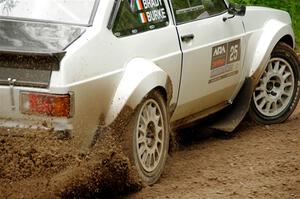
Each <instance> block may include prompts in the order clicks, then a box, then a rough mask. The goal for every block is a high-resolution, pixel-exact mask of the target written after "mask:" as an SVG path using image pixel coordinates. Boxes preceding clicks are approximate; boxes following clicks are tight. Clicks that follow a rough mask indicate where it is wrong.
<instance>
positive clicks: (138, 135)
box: [127, 91, 169, 185]
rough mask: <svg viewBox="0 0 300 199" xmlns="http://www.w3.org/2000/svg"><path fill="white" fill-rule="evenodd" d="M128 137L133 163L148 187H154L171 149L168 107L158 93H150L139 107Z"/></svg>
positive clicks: (130, 156)
mask: <svg viewBox="0 0 300 199" xmlns="http://www.w3.org/2000/svg"><path fill="white" fill-rule="evenodd" d="M127 134H128V135H127V139H128V140H127V144H128V147H127V148H128V149H129V150H127V153H128V156H129V158H130V160H131V162H132V163H133V164H134V165H135V167H136V170H137V172H138V174H139V176H140V177H141V179H142V181H143V182H144V183H145V184H147V185H151V184H154V183H155V182H156V181H157V180H158V179H159V177H160V175H161V173H162V171H163V169H164V166H165V162H166V159H167V155H168V148H169V121H168V114H167V108H166V103H165V100H164V99H163V97H162V96H161V95H160V93H159V92H157V91H154V92H152V93H150V94H149V95H148V96H147V97H145V98H144V100H143V101H142V103H141V104H140V105H139V106H138V107H137V109H136V111H135V113H134V116H133V118H132V120H131V122H130V125H129V129H128V132H127Z"/></svg>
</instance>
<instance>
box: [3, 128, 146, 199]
mask: <svg viewBox="0 0 300 199" xmlns="http://www.w3.org/2000/svg"><path fill="white" fill-rule="evenodd" d="M116 143H117V142H116V139H115V138H114V136H112V135H111V134H110V133H105V134H102V135H101V137H99V141H97V142H96V143H95V145H94V146H93V148H92V149H91V151H89V152H88V153H81V152H80V151H79V150H76V149H75V148H74V147H73V143H72V140H71V139H70V140H63V139H60V138H58V137H56V136H55V135H54V134H53V133H51V132H42V131H41V132H36V131H35V132H28V131H26V132H24V130H23V131H20V130H10V129H1V130H0V195H1V197H3V198H41V197H42V198H55V197H57V198H73V197H82V198H94V197H101V196H104V195H107V194H109V195H110V196H113V195H114V194H120V193H128V192H132V191H137V190H139V189H140V188H141V184H140V182H139V180H138V177H137V176H136V175H135V173H134V172H133V169H132V167H131V165H130V162H129V160H128V158H126V157H125V156H124V155H123V153H122V150H121V147H120V146H118V144H116Z"/></svg>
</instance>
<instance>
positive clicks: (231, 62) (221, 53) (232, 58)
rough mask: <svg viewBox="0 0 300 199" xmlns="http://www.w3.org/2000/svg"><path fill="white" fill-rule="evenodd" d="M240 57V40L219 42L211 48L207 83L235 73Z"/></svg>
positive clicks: (236, 72) (237, 69)
mask: <svg viewBox="0 0 300 199" xmlns="http://www.w3.org/2000/svg"><path fill="white" fill-rule="evenodd" d="M240 59H241V40H240V39H239V40H235V41H232V42H229V43H225V44H221V45H218V46H215V47H213V48H212V61H211V71H210V77H211V79H210V80H209V83H213V82H217V81H220V80H222V79H225V78H228V77H231V76H234V75H237V74H238V72H239V66H240Z"/></svg>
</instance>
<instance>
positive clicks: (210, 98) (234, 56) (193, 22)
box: [171, 0, 245, 121]
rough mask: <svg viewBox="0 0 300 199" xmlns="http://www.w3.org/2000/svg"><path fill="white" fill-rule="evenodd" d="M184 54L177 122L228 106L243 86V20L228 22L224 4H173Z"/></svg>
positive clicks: (197, 0)
mask: <svg viewBox="0 0 300 199" xmlns="http://www.w3.org/2000/svg"><path fill="white" fill-rule="evenodd" d="M171 5H172V7H173V11H174V16H175V20H176V23H177V29H178V34H179V38H180V44H181V48H182V53H183V66H182V67H183V68H182V79H181V85H180V94H179V99H178V106H177V110H176V111H175V113H174V116H173V119H172V120H173V121H174V120H177V119H181V118H183V117H186V116H189V115H192V114H195V113H199V112H201V111H203V110H206V109H209V108H211V107H213V106H217V105H222V104H226V103H228V102H229V101H230V100H231V99H232V97H233V96H234V95H235V94H236V91H237V89H238V88H239V87H240V86H241V82H242V67H243V57H244V51H245V44H244V43H245V41H244V32H245V31H244V27H243V22H242V19H241V17H238V16H236V17H234V18H232V19H229V20H227V21H224V20H223V18H224V17H226V16H228V13H227V9H228V8H227V5H226V3H225V2H224V1H223V0H172V1H171Z"/></svg>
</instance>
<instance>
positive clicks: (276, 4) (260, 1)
mask: <svg viewBox="0 0 300 199" xmlns="http://www.w3.org/2000/svg"><path fill="white" fill-rule="evenodd" d="M233 2H235V3H240V4H248V5H260V6H267V7H272V8H278V9H281V10H285V11H287V12H289V13H290V15H291V16H292V19H293V26H294V31H295V34H296V38H297V39H296V40H297V47H298V49H300V1H299V0H233Z"/></svg>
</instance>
